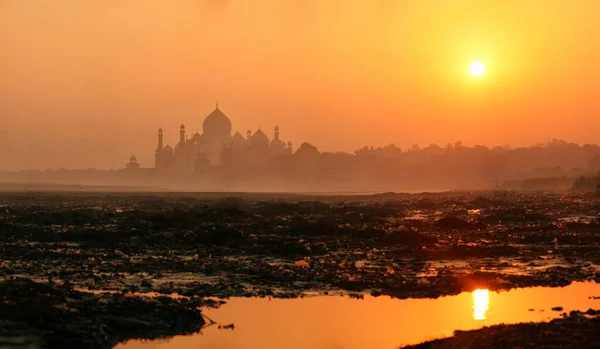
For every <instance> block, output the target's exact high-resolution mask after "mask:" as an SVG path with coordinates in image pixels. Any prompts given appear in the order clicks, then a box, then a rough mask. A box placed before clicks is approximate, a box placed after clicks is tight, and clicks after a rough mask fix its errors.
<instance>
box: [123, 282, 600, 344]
mask: <svg viewBox="0 0 600 349" xmlns="http://www.w3.org/2000/svg"><path fill="white" fill-rule="evenodd" d="M593 296H600V284H596V283H573V284H572V285H570V286H567V287H563V288H543V287H536V288H527V289H515V290H511V291H507V292H500V293H496V292H490V291H488V290H483V289H480V290H476V291H474V292H471V293H462V294H460V295H457V296H450V297H442V298H438V299H405V300H398V299H392V298H390V297H371V296H365V299H364V300H357V299H350V298H348V297H340V296H317V297H305V298H303V299H272V300H269V299H262V298H233V299H230V300H228V301H227V304H225V305H223V306H222V307H221V308H219V309H212V310H210V309H209V310H205V311H204V314H206V315H207V316H208V317H210V318H211V319H213V320H214V321H216V322H218V323H219V324H220V325H228V324H234V325H235V328H234V329H233V330H231V329H219V328H218V325H213V326H209V327H207V328H204V329H203V330H202V331H201V333H199V334H195V335H190V336H178V337H174V338H171V339H165V340H158V341H129V342H127V343H125V344H119V345H117V346H116V347H115V348H114V349H198V348H214V349H242V348H243V349H280V348H287V349H306V348H311V349H363V348H373V349H397V348H398V347H399V346H401V345H406V344H416V343H420V342H423V341H425V340H429V339H435V338H441V337H446V336H450V335H452V333H453V331H454V330H469V329H477V328H481V327H483V326H490V325H495V324H500V323H507V324H511V323H519V322H531V321H534V322H540V321H547V320H550V319H552V318H556V317H559V316H560V314H561V313H562V312H564V311H566V312H569V311H571V310H587V309H589V308H596V309H597V308H600V300H596V299H591V298H590V297H593ZM558 306H561V307H563V308H564V310H563V311H560V312H556V311H552V310H551V308H553V307H558ZM530 309H534V310H532V311H531V310H530Z"/></svg>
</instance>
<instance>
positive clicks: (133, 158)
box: [129, 155, 137, 162]
mask: <svg viewBox="0 0 600 349" xmlns="http://www.w3.org/2000/svg"><path fill="white" fill-rule="evenodd" d="M129 161H130V162H137V158H136V157H135V155H131V157H130V158H129Z"/></svg>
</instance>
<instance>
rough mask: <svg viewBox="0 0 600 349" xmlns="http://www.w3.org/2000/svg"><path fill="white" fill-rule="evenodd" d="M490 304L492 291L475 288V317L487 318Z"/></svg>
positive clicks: (475, 318) (479, 318) (476, 318)
mask: <svg viewBox="0 0 600 349" xmlns="http://www.w3.org/2000/svg"><path fill="white" fill-rule="evenodd" d="M489 306H490V291H489V290H482V289H479V290H475V291H473V319H474V320H485V319H486V313H487V311H488V309H489Z"/></svg>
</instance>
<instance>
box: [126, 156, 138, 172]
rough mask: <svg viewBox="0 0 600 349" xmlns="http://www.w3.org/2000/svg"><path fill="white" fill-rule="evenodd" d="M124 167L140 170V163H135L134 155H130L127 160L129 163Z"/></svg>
mask: <svg viewBox="0 0 600 349" xmlns="http://www.w3.org/2000/svg"><path fill="white" fill-rule="evenodd" d="M125 167H126V168H128V169H136V168H140V163H139V162H138V161H137V158H136V157H135V155H131V157H130V158H129V162H127V163H126V164H125Z"/></svg>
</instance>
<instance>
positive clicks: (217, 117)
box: [202, 106, 231, 140]
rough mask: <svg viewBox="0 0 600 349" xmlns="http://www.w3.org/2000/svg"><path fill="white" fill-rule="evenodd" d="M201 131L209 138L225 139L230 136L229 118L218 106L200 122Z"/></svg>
mask: <svg viewBox="0 0 600 349" xmlns="http://www.w3.org/2000/svg"><path fill="white" fill-rule="evenodd" d="M202 132H203V133H204V136H205V137H207V138H209V139H215V140H226V139H228V138H231V120H229V118H228V117H227V115H225V114H224V113H223V112H222V111H221V110H220V109H219V106H217V108H216V109H215V110H214V111H213V112H212V113H210V114H209V115H208V116H207V117H206V118H205V119H204V122H203V123H202Z"/></svg>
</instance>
